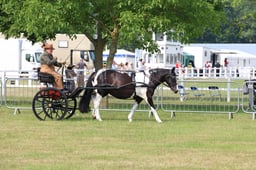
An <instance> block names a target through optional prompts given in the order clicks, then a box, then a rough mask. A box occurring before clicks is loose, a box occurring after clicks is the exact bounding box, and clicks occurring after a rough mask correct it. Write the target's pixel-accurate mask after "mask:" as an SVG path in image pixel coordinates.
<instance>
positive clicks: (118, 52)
mask: <svg viewBox="0 0 256 170" xmlns="http://www.w3.org/2000/svg"><path fill="white" fill-rule="evenodd" d="M103 55H109V50H106V51H103ZM115 55H133V56H135V53H132V52H130V51H127V50H124V49H118V50H117V52H116V54H115Z"/></svg>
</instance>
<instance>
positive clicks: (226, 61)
mask: <svg viewBox="0 0 256 170" xmlns="http://www.w3.org/2000/svg"><path fill="white" fill-rule="evenodd" d="M224 67H228V59H227V58H225V59H224Z"/></svg>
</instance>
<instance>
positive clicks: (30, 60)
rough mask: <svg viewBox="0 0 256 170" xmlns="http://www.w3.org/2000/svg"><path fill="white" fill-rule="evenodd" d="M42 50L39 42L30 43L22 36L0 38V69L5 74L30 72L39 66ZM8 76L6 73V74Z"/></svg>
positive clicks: (31, 73)
mask: <svg viewBox="0 0 256 170" xmlns="http://www.w3.org/2000/svg"><path fill="white" fill-rule="evenodd" d="M42 52H43V49H42V48H41V45H40V44H39V43H35V44H32V42H31V41H28V40H27V39H24V38H9V39H5V38H0V57H1V59H2V60H1V62H0V71H5V72H6V74H13V73H14V72H15V74H17V73H20V74H30V75H31V76H32V75H33V72H32V71H33V70H34V71H36V69H37V68H38V67H40V56H41V54H42ZM7 76H8V75H7Z"/></svg>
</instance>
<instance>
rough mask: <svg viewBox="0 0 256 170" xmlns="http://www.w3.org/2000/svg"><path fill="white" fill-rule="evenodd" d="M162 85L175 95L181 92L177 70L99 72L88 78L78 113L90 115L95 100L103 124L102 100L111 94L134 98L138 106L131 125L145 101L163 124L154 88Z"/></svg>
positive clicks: (133, 110) (129, 118)
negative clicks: (91, 103) (140, 105)
mask: <svg viewBox="0 0 256 170" xmlns="http://www.w3.org/2000/svg"><path fill="white" fill-rule="evenodd" d="M162 83H164V84H165V85H166V86H168V87H169V88H170V89H171V90H172V91H173V92H174V93H177V92H178V90H177V81H176V73H175V67H173V68H172V69H165V68H156V69H150V70H145V71H140V72H139V71H138V72H136V71H133V72H125V71H117V70H111V69H100V70H98V71H96V72H94V73H92V74H91V75H90V76H89V78H88V80H87V83H86V87H85V91H84V94H83V96H82V97H81V100H80V102H79V110H80V112H81V113H88V112H89V111H90V107H89V104H90V100H91V99H92V102H93V106H94V109H93V114H94V115H95V118H96V119H97V120H98V121H102V119H101V116H100V112H99V106H100V102H101V99H102V98H103V97H105V96H107V95H108V94H110V95H112V96H114V97H115V98H118V99H127V98H131V97H132V96H133V99H134V100H135V103H134V105H133V106H132V109H131V111H130V113H129V115H128V120H129V122H132V116H133V114H134V112H135V110H136V109H137V107H138V105H139V104H140V103H141V102H142V101H143V100H145V101H146V103H147V104H148V105H149V107H150V109H151V113H153V115H154V117H155V120H156V121H157V122H158V123H161V122H162V121H161V119H160V118H159V116H158V113H157V111H156V108H155V106H154V103H153V98H152V97H153V95H154V92H155V89H156V88H157V87H158V86H159V85H160V84H162Z"/></svg>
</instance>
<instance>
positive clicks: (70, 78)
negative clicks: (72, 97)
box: [65, 65, 76, 92]
mask: <svg viewBox="0 0 256 170" xmlns="http://www.w3.org/2000/svg"><path fill="white" fill-rule="evenodd" d="M73 68H74V65H68V67H67V69H66V70H65V73H66V78H67V89H68V90H69V92H72V91H73V90H74V89H75V88H76V85H75V80H74V78H75V77H76V73H75V71H74V69H73Z"/></svg>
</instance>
